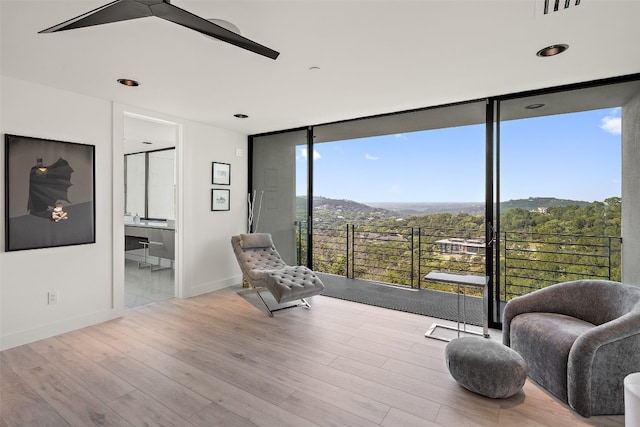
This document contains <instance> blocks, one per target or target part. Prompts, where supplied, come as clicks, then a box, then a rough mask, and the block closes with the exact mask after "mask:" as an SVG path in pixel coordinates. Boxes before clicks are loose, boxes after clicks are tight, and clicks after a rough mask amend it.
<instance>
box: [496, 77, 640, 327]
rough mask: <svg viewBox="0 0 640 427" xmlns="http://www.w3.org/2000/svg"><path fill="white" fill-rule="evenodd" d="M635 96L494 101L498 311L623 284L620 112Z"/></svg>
mask: <svg viewBox="0 0 640 427" xmlns="http://www.w3.org/2000/svg"><path fill="white" fill-rule="evenodd" d="M637 91H638V83H637V82H631V83H628V82H627V83H618V84H611V85H602V86H590V87H580V88H575V89H569V90H562V91H550V92H541V93H533V94H526V95H524V96H515V97H512V98H507V99H502V100H499V101H498V102H497V111H498V119H499V120H498V122H499V126H498V129H499V132H498V135H497V138H496V153H497V157H496V163H497V164H498V167H497V168H496V178H497V179H496V208H497V210H498V212H499V214H498V215H497V230H498V245H499V256H498V257H497V258H496V287H497V292H496V297H497V298H499V300H500V304H498V305H497V306H498V307H502V306H503V305H504V303H506V302H507V301H509V300H510V299H512V298H514V297H517V296H519V295H523V294H526V293H529V292H532V291H535V290H536V289H540V288H542V287H545V286H549V285H551V284H553V283H558V282H562V281H567V280H577V279H583V278H592V279H606V280H617V281H619V280H621V250H622V239H621V236H622V233H621V213H622V204H623V200H622V197H621V190H622V184H621V183H622V128H621V124H622V120H623V111H624V109H623V108H622V106H623V105H624V104H625V103H626V102H627V100H628V99H629V98H630V97H632V96H633V95H634V94H635V93H637ZM499 317H500V316H499V315H498V318H499Z"/></svg>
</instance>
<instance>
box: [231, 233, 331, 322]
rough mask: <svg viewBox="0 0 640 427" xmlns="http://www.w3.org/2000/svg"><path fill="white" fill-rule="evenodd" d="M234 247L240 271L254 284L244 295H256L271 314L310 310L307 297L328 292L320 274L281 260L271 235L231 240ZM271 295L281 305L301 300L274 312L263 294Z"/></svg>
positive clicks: (263, 234) (244, 235)
mask: <svg viewBox="0 0 640 427" xmlns="http://www.w3.org/2000/svg"><path fill="white" fill-rule="evenodd" d="M231 246H232V247H233V252H234V253H235V255H236V259H237V260H238V264H239V265H240V269H241V270H242V273H243V274H244V277H245V279H246V280H247V282H248V283H249V285H250V288H249V289H246V290H243V291H241V292H239V293H240V294H246V293H255V294H257V295H258V298H259V299H260V301H262V303H263V304H264V306H265V307H266V309H267V311H268V312H269V315H270V316H271V317H273V312H274V311H278V310H284V309H287V308H292V307H300V306H303V307H306V308H310V306H309V303H307V301H306V300H305V298H308V297H311V296H314V295H318V294H319V293H321V292H322V291H323V290H324V284H323V283H322V281H321V280H320V278H319V277H318V276H316V274H315V273H314V272H313V271H312V270H310V269H309V268H307V267H304V266H290V265H287V264H285V262H284V261H283V260H282V258H281V257H280V254H279V253H278V251H277V250H276V248H275V246H274V245H273V241H272V239H271V234H269V233H252V234H240V235H237V236H232V237H231ZM264 290H268V291H269V292H271V294H272V295H273V297H274V298H275V300H276V301H277V302H278V304H284V303H288V302H291V301H297V300H300V301H301V302H300V303H299V304H295V305H288V306H285V307H281V308H277V309H271V308H269V306H268V305H267V303H266V302H265V301H264V299H263V298H262V296H261V295H260V292H262V291H264Z"/></svg>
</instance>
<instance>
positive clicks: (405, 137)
mask: <svg viewBox="0 0 640 427" xmlns="http://www.w3.org/2000/svg"><path fill="white" fill-rule="evenodd" d="M395 137H396V138H398V139H409V138H407V136H406V135H405V134H404V133H396V134H395Z"/></svg>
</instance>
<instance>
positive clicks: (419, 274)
mask: <svg viewBox="0 0 640 427" xmlns="http://www.w3.org/2000/svg"><path fill="white" fill-rule="evenodd" d="M421 285H422V227H418V289H420V288H421V287H422V286H421Z"/></svg>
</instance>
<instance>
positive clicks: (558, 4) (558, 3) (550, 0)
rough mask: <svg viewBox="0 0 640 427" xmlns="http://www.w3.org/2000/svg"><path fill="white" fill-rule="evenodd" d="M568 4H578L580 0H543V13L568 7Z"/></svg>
mask: <svg viewBox="0 0 640 427" xmlns="http://www.w3.org/2000/svg"><path fill="white" fill-rule="evenodd" d="M570 6H580V0H544V14H545V15H547V14H549V13H552V12H558V11H560V10H564V9H569V7H570Z"/></svg>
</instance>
